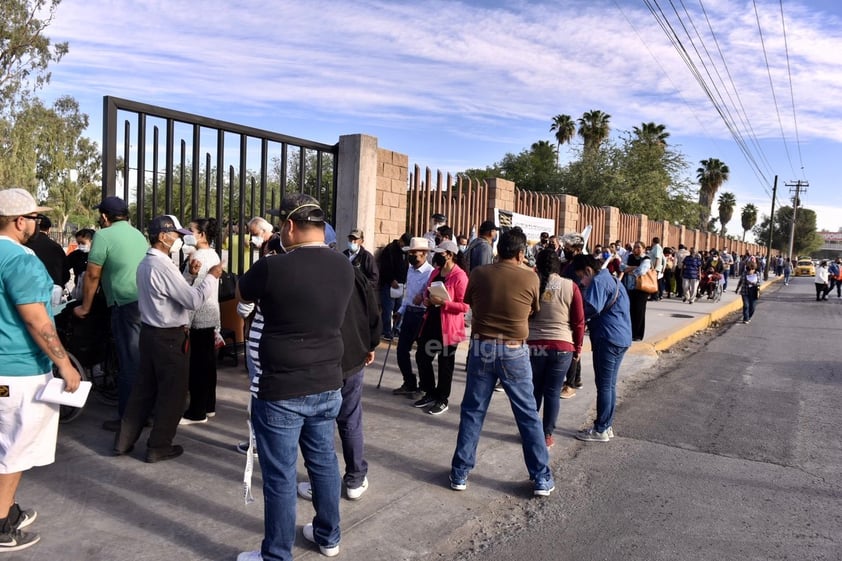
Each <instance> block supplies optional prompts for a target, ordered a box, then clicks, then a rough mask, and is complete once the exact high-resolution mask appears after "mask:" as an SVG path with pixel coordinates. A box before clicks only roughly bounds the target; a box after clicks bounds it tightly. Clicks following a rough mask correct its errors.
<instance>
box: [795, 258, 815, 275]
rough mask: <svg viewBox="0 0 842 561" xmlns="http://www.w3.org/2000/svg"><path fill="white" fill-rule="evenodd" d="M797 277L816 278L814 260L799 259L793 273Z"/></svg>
mask: <svg viewBox="0 0 842 561" xmlns="http://www.w3.org/2000/svg"><path fill="white" fill-rule="evenodd" d="M793 272H794V273H795V276H796V277H815V276H816V266H815V265H814V264H813V260H812V259H799V260H798V262H796V263H795V270H794V271H793Z"/></svg>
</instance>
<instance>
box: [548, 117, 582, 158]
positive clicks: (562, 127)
mask: <svg viewBox="0 0 842 561" xmlns="http://www.w3.org/2000/svg"><path fill="white" fill-rule="evenodd" d="M550 132H555V140H556V156H555V165H556V167H558V164H559V160H558V158H559V154H560V152H561V145H562V144H570V141H571V140H573V137H574V136H575V135H576V123H575V122H573V117H571V116H570V115H556V116H555V117H553V124H552V126H551V127H550Z"/></svg>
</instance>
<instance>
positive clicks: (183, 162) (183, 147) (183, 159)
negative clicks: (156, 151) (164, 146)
mask: <svg viewBox="0 0 842 561" xmlns="http://www.w3.org/2000/svg"><path fill="white" fill-rule="evenodd" d="M179 149H180V152H179V162H178V163H179V165H178V167H179V169H178V212H175V213H173V214H175V215H176V216H178V220H179V222H181V223H182V224H184V222H185V220H184V219H185V218H186V217H187V215H186V212H185V209H184V203H185V198H184V181H185V179H186V173H185V169H184V168H186V167H187V143H186V142H185V141H184V139H181V142H180V143H179Z"/></svg>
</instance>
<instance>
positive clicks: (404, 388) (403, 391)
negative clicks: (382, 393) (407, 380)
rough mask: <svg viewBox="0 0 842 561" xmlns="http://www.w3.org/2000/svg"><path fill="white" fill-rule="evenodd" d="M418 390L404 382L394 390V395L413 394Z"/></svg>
mask: <svg viewBox="0 0 842 561" xmlns="http://www.w3.org/2000/svg"><path fill="white" fill-rule="evenodd" d="M417 391H418V390H417V389H416V388H410V387H409V386H407V385H406V384H402V385H401V387H399V388H395V389H393V390H392V395H412V394H414V393H415V392H417Z"/></svg>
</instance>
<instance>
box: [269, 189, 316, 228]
mask: <svg viewBox="0 0 842 561" xmlns="http://www.w3.org/2000/svg"><path fill="white" fill-rule="evenodd" d="M269 214H270V215H272V216H277V217H278V218H280V219H281V221H282V222H284V221H286V220H290V219H291V220H295V221H305V222H324V221H325V213H324V211H323V210H322V205H320V204H319V201H317V200H316V199H314V198H313V197H311V196H310V195H305V194H304V193H292V194H290V195H286V196H285V197H284V198H283V199H282V200H281V208H278V209H272V210H270V211H269Z"/></svg>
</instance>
